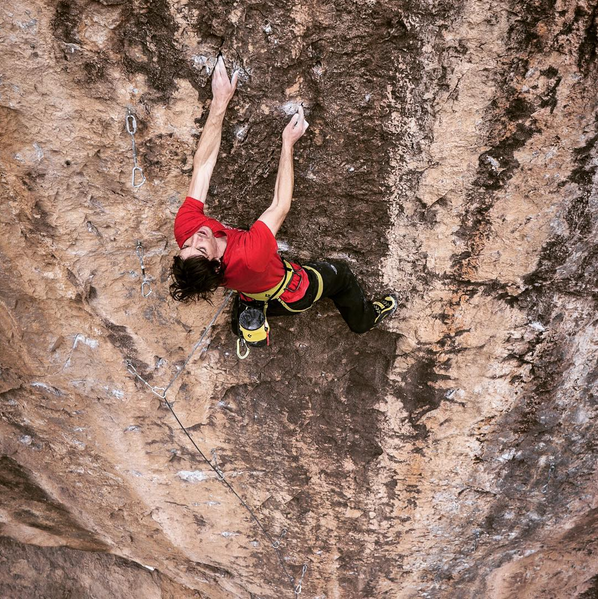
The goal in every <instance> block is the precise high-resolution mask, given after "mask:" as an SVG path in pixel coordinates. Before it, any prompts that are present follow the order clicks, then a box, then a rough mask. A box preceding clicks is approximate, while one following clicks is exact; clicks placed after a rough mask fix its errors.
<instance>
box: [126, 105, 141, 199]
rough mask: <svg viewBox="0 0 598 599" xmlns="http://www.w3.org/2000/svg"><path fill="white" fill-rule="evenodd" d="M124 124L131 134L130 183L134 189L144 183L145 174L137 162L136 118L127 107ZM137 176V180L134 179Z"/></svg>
mask: <svg viewBox="0 0 598 599" xmlns="http://www.w3.org/2000/svg"><path fill="white" fill-rule="evenodd" d="M125 124H126V126H127V132H128V133H129V135H130V136H131V145H132V146H133V171H132V172H131V185H132V186H133V187H134V188H135V189H139V188H140V187H141V186H142V185H143V184H144V183H145V175H144V174H143V169H142V168H141V167H140V166H139V165H138V164H137V146H136V145H135V133H137V119H136V118H135V115H134V114H133V112H132V111H131V109H130V108H127V116H126V118H125ZM137 178H139V182H138V183H136V182H135V180H136V179H137Z"/></svg>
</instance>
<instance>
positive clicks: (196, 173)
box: [187, 56, 237, 202]
mask: <svg viewBox="0 0 598 599" xmlns="http://www.w3.org/2000/svg"><path fill="white" fill-rule="evenodd" d="M236 87H237V73H236V72H235V73H233V76H232V80H231V81H229V79H228V74H227V73H226V67H225V66H224V61H223V60H222V56H220V57H218V61H217V62H216V66H215V68H214V72H213V74H212V104H211V106H210V112H209V114H208V118H207V120H206V123H205V125H204V128H203V131H202V133H201V137H200V138H199V144H198V146H197V151H196V152H195V156H194V158H193V175H192V176H191V184H190V185H189V193H188V194H187V195H188V196H190V197H192V198H194V199H196V200H199V201H200V202H205V201H206V197H207V195H208V189H209V187H210V179H211V178H212V172H213V171H214V167H215V166H216V161H217V160H218V152H219V150H220V141H221V139H222V123H223V121H224V114H225V112H226V107H227V106H228V103H229V102H230V100H231V98H232V97H233V94H234V93H235V88H236Z"/></svg>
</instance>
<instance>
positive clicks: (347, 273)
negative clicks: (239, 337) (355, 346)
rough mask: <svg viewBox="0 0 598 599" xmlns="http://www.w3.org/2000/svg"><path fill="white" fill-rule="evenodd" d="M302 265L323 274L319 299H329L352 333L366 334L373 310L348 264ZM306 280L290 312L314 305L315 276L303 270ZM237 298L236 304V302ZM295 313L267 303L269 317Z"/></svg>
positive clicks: (279, 305) (374, 313)
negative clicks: (306, 286) (300, 295)
mask: <svg viewBox="0 0 598 599" xmlns="http://www.w3.org/2000/svg"><path fill="white" fill-rule="evenodd" d="M304 266H311V267H312V268H314V269H315V270H317V271H318V272H319V273H320V274H321V275H322V281H323V283H324V289H323V291H322V296H321V299H324V298H326V297H327V298H330V299H331V300H332V301H333V302H334V305H335V306H336V308H337V309H338V311H339V312H340V313H341V316H342V317H343V319H344V320H345V322H346V323H347V325H348V326H349V328H350V329H351V330H352V331H353V332H354V333H365V332H366V331H369V330H370V329H371V328H372V327H373V326H374V324H375V319H376V316H377V314H376V310H375V309H374V305H373V304H372V302H371V301H369V300H367V299H366V297H365V294H364V292H363V289H362V288H361V285H360V284H359V282H358V281H357V278H356V277H355V275H354V274H353V272H352V271H351V269H350V268H349V266H348V264H346V263H345V262H342V261H339V260H327V261H325V262H324V261H319V262H307V263H305V264H304ZM305 272H307V275H308V277H309V287H308V288H307V291H306V292H305V295H304V296H303V297H302V298H301V299H300V300H299V301H298V302H293V303H289V304H288V306H289V307H290V308H292V309H293V310H306V309H307V308H309V307H310V306H312V305H313V303H314V301H315V298H316V295H317V293H318V278H317V275H316V274H315V273H314V272H312V271H310V270H309V269H306V271H305ZM238 299H239V298H238V296H237V302H238ZM237 302H235V306H234V308H233V322H232V327H233V331H235V334H236V331H237V328H236V327H237V322H236V321H237V310H238V306H237ZM293 314H296V313H295V312H290V311H289V310H287V309H286V308H285V307H284V306H283V305H282V304H281V303H280V302H279V301H278V300H274V301H270V302H268V312H267V315H268V317H270V316H292V315H293Z"/></svg>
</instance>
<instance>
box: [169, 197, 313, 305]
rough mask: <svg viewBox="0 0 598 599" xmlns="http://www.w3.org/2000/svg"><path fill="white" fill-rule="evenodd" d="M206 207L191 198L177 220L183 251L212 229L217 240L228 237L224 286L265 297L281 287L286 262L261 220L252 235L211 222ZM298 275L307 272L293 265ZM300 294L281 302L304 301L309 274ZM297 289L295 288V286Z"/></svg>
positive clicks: (288, 293) (176, 230) (287, 295)
mask: <svg viewBox="0 0 598 599" xmlns="http://www.w3.org/2000/svg"><path fill="white" fill-rule="evenodd" d="M203 209H204V204H203V202H200V201H199V200H196V199H194V198H192V197H187V198H186V199H185V201H184V202H183V205H182V206H181V207H180V208H179V211H178V213H177V215H176V218H175V220H174V235H175V238H176V241H177V243H178V245H179V247H182V246H183V244H184V243H185V241H186V240H187V239H189V237H191V236H192V235H193V234H194V233H195V232H196V231H197V230H198V229H199V228H200V227H203V226H208V227H210V229H212V232H213V233H214V236H215V237H223V236H226V241H227V243H226V250H225V251H224V256H222V265H223V266H224V282H223V286H224V287H228V288H229V289H235V290H236V291H240V292H241V293H261V292H262V291H267V290H268V289H272V288H273V287H276V285H278V284H279V283H280V282H281V280H282V278H283V276H284V274H285V270H284V265H283V263H282V258H281V257H280V256H279V255H278V245H277V243H276V239H275V237H274V235H273V234H272V231H270V229H269V228H268V225H266V223H264V222H262V221H261V220H257V221H255V223H253V225H252V227H251V229H249V231H243V230H241V229H234V228H232V227H227V226H225V225H223V224H222V223H220V222H219V221H217V220H215V219H213V218H209V217H208V216H206V215H205V214H204V212H203ZM293 267H294V268H295V269H296V270H298V271H303V269H302V268H301V267H300V266H298V265H295V264H293ZM302 275H303V277H302V282H301V285H300V287H299V289H297V290H296V291H285V292H284V293H283V294H282V296H281V299H282V300H284V301H286V302H296V301H298V300H300V299H301V298H302V297H303V296H304V295H305V291H306V290H307V286H308V284H309V281H308V278H307V276H306V274H305V271H303V272H302ZM293 288H294V286H293Z"/></svg>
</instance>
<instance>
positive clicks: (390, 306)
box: [372, 293, 398, 324]
mask: <svg viewBox="0 0 598 599" xmlns="http://www.w3.org/2000/svg"><path fill="white" fill-rule="evenodd" d="M372 303H373V304H374V310H376V319H375V320H374V324H379V323H380V322H382V321H383V320H384V319H385V318H388V317H389V316H392V315H393V314H394V313H395V311H396V309H397V306H398V301H397V296H396V295H395V294H394V293H391V294H390V295H386V296H384V297H383V298H382V299H379V300H376V301H374V302H372Z"/></svg>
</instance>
